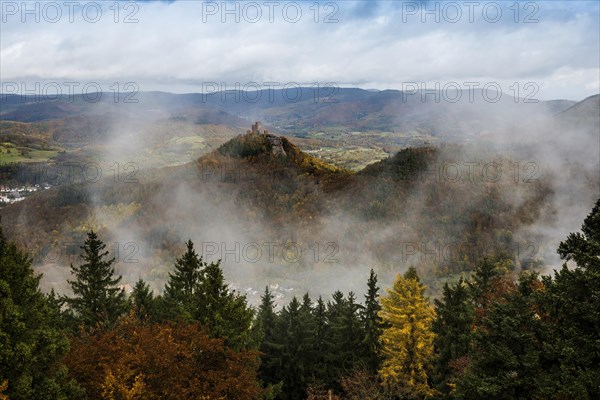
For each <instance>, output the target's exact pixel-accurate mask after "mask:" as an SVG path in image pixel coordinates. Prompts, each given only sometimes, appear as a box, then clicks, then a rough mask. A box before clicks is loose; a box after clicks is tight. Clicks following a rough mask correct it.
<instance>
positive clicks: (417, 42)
mask: <svg viewBox="0 0 600 400" xmlns="http://www.w3.org/2000/svg"><path fill="white" fill-rule="evenodd" d="M0 3H1V7H2V8H1V11H2V23H1V32H0V42H1V43H0V63H1V65H0V79H1V80H2V85H3V86H2V89H3V91H4V92H6V91H7V90H6V89H7V87H8V88H10V90H12V88H13V87H14V85H13V84H14V83H15V82H16V83H18V84H22V83H23V82H26V85H27V86H26V87H27V88H29V89H30V88H32V87H34V86H35V83H36V82H39V83H40V84H41V85H45V84H47V82H50V81H53V82H57V83H58V84H59V85H61V86H63V83H65V82H78V83H80V84H81V85H84V84H86V83H88V82H97V83H98V84H99V85H101V87H102V88H103V89H104V90H109V89H108V87H109V86H110V85H111V83H112V82H117V83H118V84H119V85H124V84H125V83H126V82H130V81H132V82H135V83H136V84H137V85H138V86H139V90H141V91H147V90H163V91H171V92H177V93H182V92H201V91H202V89H203V85H204V88H206V87H208V86H207V85H211V84H212V82H216V83H218V84H224V85H225V86H224V87H225V88H227V89H233V88H235V85H236V83H239V84H240V85H241V87H244V85H246V88H248V89H253V88H257V87H262V88H266V87H268V86H269V85H272V86H274V84H272V83H273V82H276V83H278V84H280V85H284V84H286V83H298V84H302V85H310V84H312V83H320V84H325V83H328V82H333V83H335V84H337V85H339V86H344V87H361V88H365V89H402V88H406V87H407V85H413V84H414V83H416V84H418V85H421V84H422V85H423V87H435V85H436V83H439V85H440V87H443V85H447V84H448V83H450V82H453V83H454V84H458V85H459V86H460V87H465V86H466V85H474V84H476V85H480V86H483V85H486V84H489V83H497V85H498V87H500V88H501V89H502V90H503V91H505V92H509V93H510V94H512V93H514V92H515V90H517V89H518V90H519V95H520V96H527V95H532V96H535V98H539V99H542V100H546V99H553V98H566V99H571V100H581V99H583V98H585V97H587V96H589V95H592V94H597V93H598V92H600V43H599V37H600V27H599V15H600V10H599V5H598V4H599V2H598V1H582V2H573V1H538V2H520V3H517V4H516V5H515V2H514V1H508V2H477V1H472V2H468V1H458V2H450V3H448V2H431V1H428V2H400V1H382V2H375V1H342V2H320V3H319V4H318V6H315V2H314V1H310V2H300V1H298V2H284V1H279V2H275V1H273V2H269V1H256V2H244V3H237V5H236V4H235V3H225V2H221V1H217V2H204V3H203V2H202V1H175V2H162V1H152V2H136V3H133V2H120V7H119V11H118V13H117V12H116V10H117V7H115V6H114V4H115V2H113V1H108V2H100V1H98V2H96V3H94V2H91V3H89V4H86V2H83V1H79V2H75V3H79V6H73V5H71V3H69V2H68V1H55V2H54V1H49V2H48V1H46V2H31V3H28V4H27V6H26V7H25V8H26V9H25V8H24V7H23V3H22V1H4V0H2V1H1V2H0ZM72 3H73V2H72ZM99 4H100V6H99ZM84 5H85V7H83V6H84ZM100 7H101V8H100ZM436 10H437V11H436ZM59 13H60V14H59ZM36 19H37V20H38V21H36ZM423 19H425V21H423ZM436 19H437V21H436ZM236 20H237V21H236ZM126 21H127V22H126ZM527 83H532V84H533V85H531V84H530V85H529V86H527ZM6 85H13V86H6ZM63 87H64V90H65V92H66V91H67V90H68V86H63ZM465 88H466V87H465ZM537 88H539V91H537ZM533 92H536V93H533ZM75 93H77V89H75Z"/></svg>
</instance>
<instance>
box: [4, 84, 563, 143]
mask: <svg viewBox="0 0 600 400" xmlns="http://www.w3.org/2000/svg"><path fill="white" fill-rule="evenodd" d="M495 96H496V94H495V93H493V96H492V95H491V94H489V93H487V92H483V91H482V90H473V91H465V90H463V91H440V92H438V93H437V94H432V93H425V92H421V91H418V92H410V93H408V92H401V91H397V90H382V91H372V90H363V89H356V88H354V89H353V88H323V87H322V88H297V89H296V88H291V89H287V90H284V89H274V90H261V91H256V92H245V91H226V92H216V93H210V94H169V93H161V92H142V93H137V94H135V100H137V103H123V102H122V101H121V102H117V103H115V102H114V99H113V97H112V94H109V93H105V94H104V95H103V96H102V97H101V100H100V101H98V102H95V103H90V102H86V101H85V99H84V98H83V97H82V96H75V97H74V98H72V99H68V98H67V97H65V96H63V97H62V98H60V99H58V100H56V101H51V102H49V101H40V99H39V98H36V97H32V96H29V97H27V96H25V97H20V96H14V95H13V96H2V100H1V101H0V105H1V106H2V112H1V113H0V119H3V120H14V121H23V122H35V121H46V120H52V119H62V118H66V117H72V116H74V115H93V114H96V115H104V114H106V113H112V114H119V115H133V114H136V115H146V116H149V117H151V118H158V117H161V118H171V117H178V116H186V117H188V118H192V119H193V121H194V122H195V123H199V124H224V125H228V126H240V124H247V123H248V122H249V121H254V120H262V121H264V122H265V123H266V124H267V125H271V126H273V127H276V128H277V129H278V130H279V131H281V132H285V133H287V134H292V135H296V134H305V133H307V132H311V131H315V130H317V131H318V130H321V129H328V128H333V129H338V130H342V131H346V132H349V131H373V130H374V131H390V132H398V131H406V132H410V131H422V132H426V133H429V134H433V135H435V136H440V137H446V136H448V137H458V136H460V135H461V134H462V135H464V134H468V133H478V132H481V131H484V130H488V129H489V128H490V127H491V126H494V124H497V123H499V122H500V121H502V120H506V119H507V118H509V117H510V118H513V119H521V118H527V117H528V116H530V115H531V114H532V113H546V114H555V113H558V112H561V111H564V110H565V109H567V108H569V107H570V106H572V105H573V104H574V102H570V101H567V100H553V101H543V102H537V103H528V102H527V101H526V100H525V99H515V98H513V97H511V96H508V95H506V94H502V95H501V96H500V97H499V99H498V100H495V99H493V100H491V101H490V100H489V98H490V97H493V98H495ZM467 131H468V132H467Z"/></svg>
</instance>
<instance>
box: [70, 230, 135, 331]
mask: <svg viewBox="0 0 600 400" xmlns="http://www.w3.org/2000/svg"><path fill="white" fill-rule="evenodd" d="M81 248H82V250H83V254H82V255H81V257H82V259H83V261H84V263H83V264H81V265H80V266H73V265H72V264H71V273H72V274H73V275H74V277H75V280H73V281H71V280H69V281H68V282H69V284H70V285H71V289H72V290H73V294H74V297H72V298H68V299H67V303H68V304H69V306H70V308H71V309H72V310H73V311H74V313H75V317H76V319H77V321H78V322H79V323H80V324H82V325H83V326H84V327H86V328H88V329H95V328H106V327H109V326H110V325H112V324H114V323H115V322H116V320H117V319H118V318H119V317H120V316H121V315H122V314H123V313H124V312H125V310H126V301H125V292H124V291H123V289H121V288H119V287H118V285H119V282H121V276H115V270H114V267H113V264H114V262H115V259H114V258H112V259H106V257H107V256H108V251H106V250H105V249H106V245H105V244H104V243H102V241H101V240H100V239H98V236H97V235H96V233H95V232H94V231H90V232H88V234H87V239H86V240H85V243H84V245H83V246H82V247H81Z"/></svg>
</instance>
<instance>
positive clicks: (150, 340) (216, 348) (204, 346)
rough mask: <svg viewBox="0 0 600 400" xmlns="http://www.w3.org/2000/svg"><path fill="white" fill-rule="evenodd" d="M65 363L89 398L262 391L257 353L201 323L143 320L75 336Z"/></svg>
mask: <svg viewBox="0 0 600 400" xmlns="http://www.w3.org/2000/svg"><path fill="white" fill-rule="evenodd" d="M65 363H66V365H67V366H68V368H69V371H70V373H71V374H72V375H73V376H76V377H77V380H78V382H79V383H80V384H81V385H82V386H83V387H85V389H86V391H87V395H88V398H92V399H107V400H117V399H118V400H121V399H123V400H137V399H139V400H142V399H143V400H154V399H156V400H159V399H161V400H164V399H206V400H208V399H214V400H216V399H231V400H235V399H239V400H246V399H248V400H250V399H258V398H260V397H261V389H260V387H259V386H258V384H257V380H256V370H257V368H258V363H259V359H258V353H257V352H256V351H251V350H248V351H239V352H236V351H234V350H231V349H229V348H227V347H225V346H224V344H223V340H222V339H211V338H209V337H208V336H207V334H206V333H205V332H204V330H203V329H202V328H201V327H200V326H199V325H198V324H183V323H180V324H178V323H172V322H169V323H164V324H147V325H146V324H140V323H139V322H138V321H137V319H136V318H134V317H133V316H129V317H127V318H125V319H124V320H123V321H122V322H121V323H120V324H119V325H118V326H117V327H116V328H115V329H113V330H110V331H107V332H98V333H95V334H87V333H83V332H82V334H81V335H80V336H78V337H74V338H73V339H72V342H71V350H70V352H69V353H68V355H67V356H66V359H65Z"/></svg>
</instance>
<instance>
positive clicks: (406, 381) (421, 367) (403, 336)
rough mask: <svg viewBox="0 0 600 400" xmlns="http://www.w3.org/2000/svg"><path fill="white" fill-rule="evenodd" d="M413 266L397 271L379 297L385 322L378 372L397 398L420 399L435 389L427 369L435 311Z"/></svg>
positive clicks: (387, 388) (430, 355)
mask: <svg viewBox="0 0 600 400" xmlns="http://www.w3.org/2000/svg"><path fill="white" fill-rule="evenodd" d="M424 292H425V286H424V285H423V284H422V283H421V282H420V280H419V277H418V275H417V273H416V270H415V269H414V267H410V268H409V270H408V271H407V272H406V274H405V275H404V276H401V275H400V274H398V276H397V277H396V280H395V281H394V285H393V287H392V288H391V289H388V291H387V296H385V297H383V298H382V299H381V303H382V310H381V313H380V315H381V317H382V318H383V320H384V321H385V322H386V328H385V329H384V331H383V334H382V340H383V346H384V349H383V352H384V356H385V358H384V361H383V363H382V366H381V369H380V370H379V375H380V377H381V380H382V381H383V384H384V387H385V389H386V391H388V392H389V394H391V395H394V396H399V397H400V398H417V399H423V398H426V397H429V396H433V395H434V394H435V391H434V390H433V389H432V388H431V386H430V385H429V383H428V376H427V371H428V369H429V364H430V362H431V360H432V356H433V338H434V333H433V331H432V330H431V325H432V323H433V320H434V317H435V311H434V308H433V307H432V305H431V304H430V303H429V301H428V299H427V298H425V295H424Z"/></svg>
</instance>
